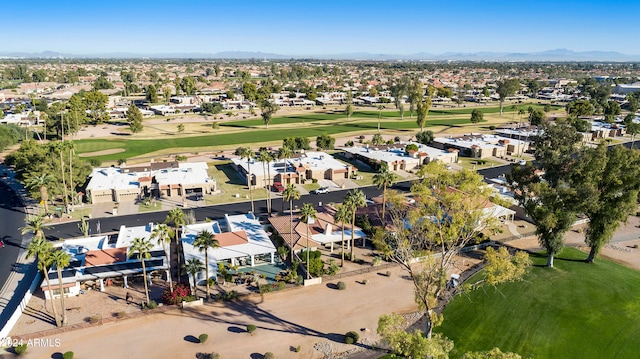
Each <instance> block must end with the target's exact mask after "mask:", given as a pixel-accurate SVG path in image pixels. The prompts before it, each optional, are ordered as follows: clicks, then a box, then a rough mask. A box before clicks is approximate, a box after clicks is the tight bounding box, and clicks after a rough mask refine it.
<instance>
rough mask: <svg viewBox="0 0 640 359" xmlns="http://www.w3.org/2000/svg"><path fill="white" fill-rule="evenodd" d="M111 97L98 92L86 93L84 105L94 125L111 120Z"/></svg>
mask: <svg viewBox="0 0 640 359" xmlns="http://www.w3.org/2000/svg"><path fill="white" fill-rule="evenodd" d="M108 102H109V97H108V96H107V95H105V94H103V93H102V92H100V91H98V90H93V91H89V92H85V94H84V104H85V108H86V110H87V111H89V116H90V117H91V119H93V122H94V123H102V122H104V121H106V120H107V119H108V118H109V115H108V114H107V103H108Z"/></svg>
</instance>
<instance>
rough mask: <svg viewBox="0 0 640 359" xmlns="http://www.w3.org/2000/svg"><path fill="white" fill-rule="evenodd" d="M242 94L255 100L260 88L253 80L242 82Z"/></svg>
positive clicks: (250, 99)
mask: <svg viewBox="0 0 640 359" xmlns="http://www.w3.org/2000/svg"><path fill="white" fill-rule="evenodd" d="M242 95H243V96H244V98H245V99H246V100H247V101H251V102H253V101H255V100H256V99H257V98H258V88H257V87H256V84H254V83H252V82H245V83H243V84H242Z"/></svg>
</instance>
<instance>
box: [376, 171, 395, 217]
mask: <svg viewBox="0 0 640 359" xmlns="http://www.w3.org/2000/svg"><path fill="white" fill-rule="evenodd" d="M395 180H396V174H395V173H393V172H391V171H389V169H388V168H385V169H383V170H382V171H380V172H378V173H376V174H375V175H373V184H375V185H376V186H378V188H382V227H383V228H384V223H385V216H384V215H385V213H384V211H385V208H386V206H387V187H389V186H391V185H393V182H394V181H395Z"/></svg>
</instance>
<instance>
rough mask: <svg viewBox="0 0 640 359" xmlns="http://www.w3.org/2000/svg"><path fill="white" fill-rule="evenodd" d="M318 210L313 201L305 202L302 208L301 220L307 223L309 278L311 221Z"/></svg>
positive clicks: (308, 277) (308, 274)
mask: <svg viewBox="0 0 640 359" xmlns="http://www.w3.org/2000/svg"><path fill="white" fill-rule="evenodd" d="M317 214H318V212H316V209H315V208H313V205H312V204H311V203H305V204H303V205H302V208H301V209H300V221H302V222H304V223H306V224H307V245H306V247H307V279H311V273H309V222H311V221H312V220H314V219H315V218H316V216H317Z"/></svg>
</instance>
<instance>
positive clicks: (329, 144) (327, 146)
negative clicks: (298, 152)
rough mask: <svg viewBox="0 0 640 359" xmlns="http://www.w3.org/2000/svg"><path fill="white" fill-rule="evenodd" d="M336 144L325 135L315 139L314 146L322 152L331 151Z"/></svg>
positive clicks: (331, 138) (330, 137) (333, 139)
mask: <svg viewBox="0 0 640 359" xmlns="http://www.w3.org/2000/svg"><path fill="white" fill-rule="evenodd" d="M335 143H336V139H335V138H334V137H332V136H329V135H328V134H326V133H323V134H321V135H320V136H318V137H316V146H317V147H318V148H319V149H322V150H332V149H333V146H334V145H335Z"/></svg>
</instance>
